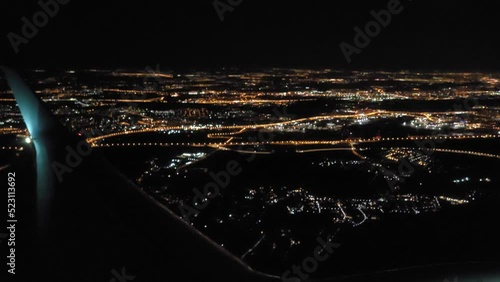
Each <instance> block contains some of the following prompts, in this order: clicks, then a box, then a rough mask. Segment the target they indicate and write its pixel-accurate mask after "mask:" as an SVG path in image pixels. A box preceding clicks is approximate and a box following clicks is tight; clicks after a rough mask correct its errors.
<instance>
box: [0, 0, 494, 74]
mask: <svg viewBox="0 0 500 282" xmlns="http://www.w3.org/2000/svg"><path fill="white" fill-rule="evenodd" d="M42 1H48V0H42ZM60 1H63V0H60ZM219 1H220V2H221V3H228V2H230V1H233V2H238V1H239V0H238V1H237V0H219ZM213 2H214V1H213V0H178V1H144V0H141V1H124V0H120V1H118V0H116V1H115V0H112V1H108V0H106V1H103V0H101V1H95V0H90V1H89V0H86V1H82V0H70V1H69V3H67V4H64V5H62V4H60V5H59V6H60V7H59V11H58V13H56V14H55V16H54V17H49V20H48V23H47V25H46V26H44V27H42V28H39V31H38V33H37V34H36V35H35V36H34V37H33V38H31V39H29V42H28V43H27V44H21V45H19V52H18V54H15V53H14V50H13V48H12V46H11V44H10V42H9V39H8V37H7V35H8V34H9V32H14V33H16V34H18V35H22V32H21V28H22V26H23V22H22V21H21V18H22V17H23V16H25V17H27V18H28V19H29V20H32V18H33V14H35V13H36V12H37V11H40V10H41V8H40V6H39V5H38V4H37V1H4V3H2V8H1V9H0V21H1V28H0V31H1V35H2V40H1V46H0V51H1V54H0V63H1V64H7V65H10V66H14V67H46V68H51V67H112V68H115V67H129V66H130V67H144V66H147V65H152V66H154V65H157V64H159V65H160V66H161V67H162V69H168V68H173V69H176V68H219V67H331V68H338V69H388V70H391V69H415V70H418V69H426V70H500V64H499V63H500V55H499V45H498V44H497V42H499V40H498V27H499V22H500V21H499V19H498V10H497V8H496V5H495V3H494V1H467V2H466V1H436V0H428V1H419V0H413V1H409V0H401V2H400V3H401V4H400V5H401V6H402V7H403V11H402V12H401V13H399V14H397V15H393V16H392V19H391V22H390V23H389V25H388V26H387V27H383V28H381V31H380V34H379V35H378V36H376V37H374V38H372V39H371V42H370V43H369V44H368V46H366V47H365V48H363V49H361V53H360V54H354V55H352V63H350V64H349V63H347V61H346V59H345V58H344V55H343V54H342V52H341V50H340V48H339V44H340V43H341V42H342V41H345V42H346V43H349V44H354V43H353V38H354V35H355V32H354V30H353V28H354V27H356V26H358V27H360V28H361V29H364V27H365V25H366V23H368V22H369V21H372V20H373V18H372V16H371V15H370V11H371V10H375V11H379V10H381V9H387V4H388V2H389V1H387V0H383V1H333V0H330V1H305V0H303V1H291V0H279V1H275V0H273V1H271V0H242V3H241V4H240V5H238V6H235V7H234V10H233V11H232V12H226V13H224V18H225V19H224V21H223V22H221V21H220V19H219V16H218V15H217V12H216V10H215V8H214V6H213ZM162 3H164V4H162Z"/></svg>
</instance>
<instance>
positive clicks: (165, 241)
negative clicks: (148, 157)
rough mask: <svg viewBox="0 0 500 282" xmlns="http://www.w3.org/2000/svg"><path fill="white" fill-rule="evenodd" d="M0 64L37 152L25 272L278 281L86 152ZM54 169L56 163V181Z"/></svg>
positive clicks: (81, 277)
mask: <svg viewBox="0 0 500 282" xmlns="http://www.w3.org/2000/svg"><path fill="white" fill-rule="evenodd" d="M2 70H3V72H4V74H5V78H6V79H7V81H8V84H9V86H10V88H11V89H12V91H13V93H14V96H15V99H16V101H17V103H18V106H19V108H20V110H21V114H22V116H23V118H24V121H25V123H26V125H27V127H28V131H29V132H30V135H31V138H32V139H33V144H34V147H35V151H36V167H37V188H36V189H37V200H36V204H37V207H36V214H37V238H36V252H35V256H34V258H33V261H32V263H31V264H33V266H34V267H35V269H36V270H30V272H31V274H32V275H33V277H29V278H36V280H42V281H45V279H47V281H106V282H107V281H111V280H112V279H115V280H116V281H118V280H119V278H117V277H120V278H122V279H125V280H127V279H129V280H128V281H131V279H132V278H131V277H132V276H134V278H133V280H134V281H172V282H173V281H231V282H234V281H276V280H277V279H278V278H277V277H272V276H269V275H265V274H261V273H258V272H256V271H254V270H252V269H251V268H250V267H249V266H248V265H246V264H245V263H244V262H243V261H241V260H240V259H239V258H237V257H235V256H234V255H232V254H231V253H230V252H228V251H227V250H225V249H224V248H222V247H221V246H219V245H218V244H216V243H214V242H213V241H212V240H210V239H209V238H208V237H206V236H205V235H203V234H202V233H201V232H199V231H197V230H196V229H195V228H193V227H192V226H191V225H189V224H188V223H186V222H185V221H183V220H181V219H180V218H179V217H178V216H177V215H175V214H174V213H173V212H172V211H170V210H169V209H168V208H166V207H164V206H163V205H161V204H160V203H158V202H157V201H156V200H154V199H153V198H152V197H150V196H149V195H147V194H146V193H145V192H143V191H142V190H141V189H140V188H138V187H137V186H135V185H134V184H133V183H132V182H131V181H129V180H127V179H126V178H125V177H124V176H123V175H122V174H121V173H120V172H118V171H117V170H116V169H115V168H114V167H113V166H112V165H110V164H109V163H108V162H107V161H106V160H105V159H103V158H102V157H101V156H100V154H99V153H98V152H96V151H90V152H89V151H88V148H89V146H88V144H86V142H85V140H83V139H81V138H78V137H77V136H76V135H73V134H71V133H70V132H69V131H67V130H66V129H64V128H63V127H62V125H61V124H60V123H59V121H58V120H57V119H56V118H55V117H54V116H53V115H52V114H51V113H50V111H49V110H48V109H47V108H46V107H45V105H44V104H43V102H42V101H41V100H40V99H39V98H38V97H37V96H36V95H35V93H34V92H33V91H32V90H31V89H30V88H29V87H28V86H27V85H26V84H25V83H24V81H23V80H22V79H21V77H20V76H19V75H18V74H17V73H16V72H14V71H13V70H11V69H8V68H2ZM71 151H73V152H76V154H72V153H70V152H71ZM80 153H81V154H80ZM54 168H55V169H60V170H58V171H59V172H60V173H59V175H60V176H61V178H60V179H59V178H58V176H57V174H56V173H55V172H54ZM59 180H61V181H59ZM113 270H114V271H115V272H117V273H118V275H117V277H115V276H116V275H115V276H114V275H113V272H112V271H113ZM115 274H116V273H115ZM123 277H125V278H123ZM26 281H35V279H33V280H32V279H29V280H26Z"/></svg>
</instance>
